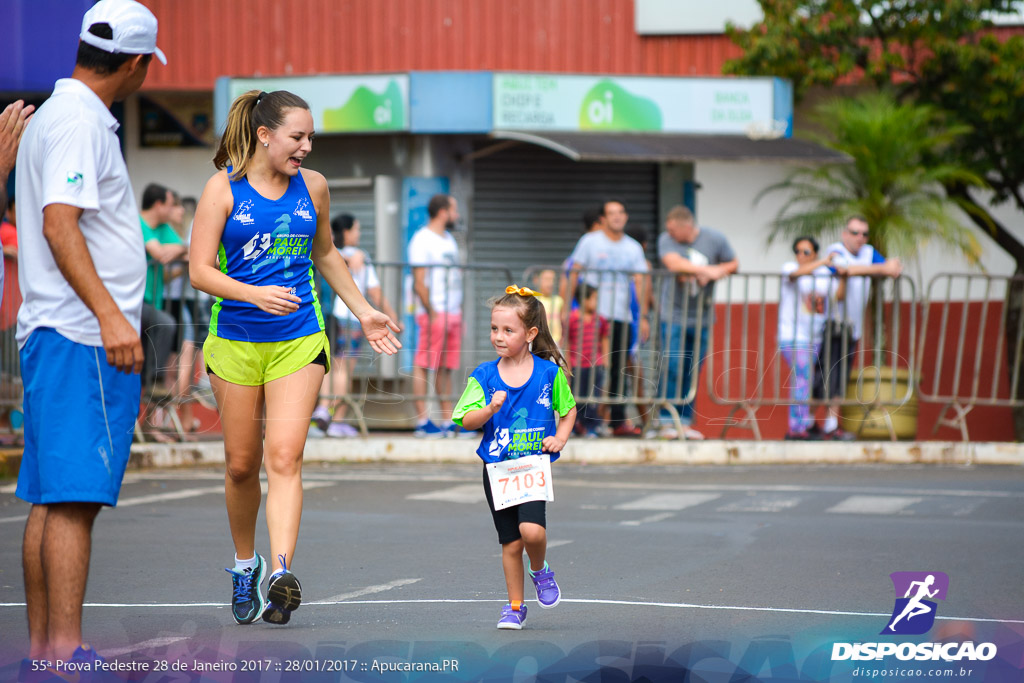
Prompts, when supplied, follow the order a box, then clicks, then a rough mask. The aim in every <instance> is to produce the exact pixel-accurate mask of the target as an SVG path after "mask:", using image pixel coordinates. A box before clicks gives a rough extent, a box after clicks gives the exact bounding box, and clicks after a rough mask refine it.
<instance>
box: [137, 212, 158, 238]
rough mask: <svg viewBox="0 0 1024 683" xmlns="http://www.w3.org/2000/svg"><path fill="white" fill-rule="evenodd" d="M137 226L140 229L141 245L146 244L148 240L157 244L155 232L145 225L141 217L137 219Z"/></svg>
mask: <svg viewBox="0 0 1024 683" xmlns="http://www.w3.org/2000/svg"><path fill="white" fill-rule="evenodd" d="M139 226H140V227H141V228H142V243H143V244H145V243H146V242H148V241H150V240H156V241H158V242H159V241H160V238H159V237H157V235H156V231H155V230H153V228H151V227H149V226H148V225H146V221H144V220H142V217H141V216H140V217H139Z"/></svg>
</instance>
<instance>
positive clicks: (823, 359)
mask: <svg viewBox="0 0 1024 683" xmlns="http://www.w3.org/2000/svg"><path fill="white" fill-rule="evenodd" d="M868 237H869V229H868V222H867V220H865V219H864V218H862V217H861V216H852V217H850V218H849V219H847V221H846V227H845V228H844V229H843V232H842V234H841V235H840V240H839V241H838V242H836V243H834V244H832V245H830V246H829V247H828V248H826V249H825V255H826V256H827V255H829V254H832V265H831V268H832V271H833V272H834V273H836V274H838V275H840V276H842V277H846V278H847V282H846V297H845V300H844V304H843V305H839V306H835V307H833V308H832V312H831V316H830V322H829V323H828V325H826V330H825V338H824V339H823V341H822V343H821V347H820V348H819V349H818V363H819V365H820V366H821V367H820V372H816V373H815V375H814V392H813V393H814V398H821V399H826V400H827V399H833V400H834V402H833V403H832V405H830V406H829V412H828V416H827V417H826V418H825V427H824V434H823V436H824V438H826V439H832V440H838V441H850V440H852V439H853V438H854V436H853V435H852V434H849V433H847V432H845V431H843V430H842V429H840V428H839V404H838V401H840V400H842V398H843V397H844V396H846V383H847V382H848V381H849V379H850V377H851V374H850V373H851V371H852V368H853V358H854V355H855V354H856V350H857V342H859V341H860V338H861V335H862V334H863V333H864V309H865V307H866V306H867V304H868V297H869V296H870V295H871V277H872V276H884V277H892V278H896V277H899V276H900V273H902V272H903V265H902V264H901V263H900V260H899V259H896V258H891V259H887V258H885V256H883V255H882V254H880V253H878V250H876V249H875V248H874V247H872V246H871V245H870V244H868Z"/></svg>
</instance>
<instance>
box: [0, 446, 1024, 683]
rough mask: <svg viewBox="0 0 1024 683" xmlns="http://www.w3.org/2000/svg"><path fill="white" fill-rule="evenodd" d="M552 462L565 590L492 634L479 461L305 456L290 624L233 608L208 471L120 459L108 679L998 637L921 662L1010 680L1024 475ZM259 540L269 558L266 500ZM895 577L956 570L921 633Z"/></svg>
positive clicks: (382, 670) (509, 669)
mask: <svg viewBox="0 0 1024 683" xmlns="http://www.w3.org/2000/svg"><path fill="white" fill-rule="evenodd" d="M554 477H555V502H554V503H552V504H550V506H549V508H548V532H549V544H550V548H549V553H548V557H549V561H550V564H551V566H552V568H553V569H554V570H555V572H556V576H557V579H558V582H559V585H560V586H561V588H562V595H563V600H562V604H560V605H559V606H558V607H557V608H556V609H553V610H542V609H540V608H539V606H538V605H537V604H536V602H535V601H534V600H533V599H532V587H529V588H528V589H527V598H528V606H529V615H528V618H527V622H526V627H525V628H524V630H523V631H521V632H509V631H498V630H496V629H495V623H496V621H497V618H498V616H499V612H500V608H501V605H502V604H504V602H505V601H506V598H505V595H504V581H503V577H502V573H501V564H500V558H499V552H500V547H499V546H498V544H497V540H496V536H495V533H494V529H493V526H492V524H491V520H490V516H489V514H488V512H487V510H486V507H485V505H486V504H485V503H484V502H483V491H482V486H481V483H480V468H479V467H477V466H465V465H427V464H424V465H380V464H376V465H330V466H321V465H319V464H316V465H310V466H308V467H307V468H306V471H305V485H306V491H305V508H304V516H303V524H302V534H301V537H300V541H299V548H298V551H297V557H296V558H295V560H294V562H293V563H292V569H293V570H294V571H295V573H296V575H297V576H298V577H299V579H300V580H301V581H302V585H303V591H304V604H303V606H302V607H301V608H300V609H299V610H298V611H297V612H295V614H294V615H293V617H292V621H291V624H289V625H288V626H286V627H274V626H270V625H267V624H263V623H262V622H258V623H256V624H253V625H251V626H246V627H241V626H237V625H235V624H234V622H233V621H232V619H231V615H230V612H229V610H228V608H227V603H228V601H229V599H230V592H231V585H230V578H229V577H228V575H227V574H226V573H225V572H224V571H223V568H224V567H226V566H229V565H230V564H231V562H232V548H231V544H230V538H229V536H228V531H227V523H226V515H225V512H224V506H223V495H222V489H223V486H222V474H221V473H219V472H217V471H215V470H209V469H202V470H199V469H197V470H185V471H182V470H175V471H163V472H162V471H147V472H143V473H137V474H130V475H128V477H127V478H126V482H125V485H124V488H123V490H122V493H121V504H120V505H119V507H118V508H117V509H116V510H109V511H105V512H104V513H103V514H101V516H100V518H99V519H98V521H97V524H96V530H95V535H94V546H93V557H92V566H91V572H90V579H89V587H88V592H87V595H86V601H87V607H86V610H85V620H84V626H85V632H86V638H87V640H89V641H90V642H91V644H92V645H93V646H94V647H96V648H97V649H98V650H99V651H100V653H101V654H104V655H105V656H106V657H107V658H108V660H111V661H116V662H119V663H122V664H123V665H124V666H135V667H141V666H143V665H148V666H149V669H150V670H149V671H141V672H138V671H137V672H135V673H132V674H130V675H129V674H122V677H124V678H131V680H146V681H174V680H181V681H187V680H218V681H220V680H225V681H227V680H239V681H242V680H245V681H253V680H260V681H278V680H303V681H305V680H323V681H334V680H363V681H414V680H496V681H497V680H533V679H535V678H537V679H540V680H558V681H572V680H584V679H586V680H680V681H682V680H684V679H685V680H691V681H704V680H706V681H712V680H716V681H717V680H722V681H733V680H773V681H782V680H821V681H826V680H827V681H842V680H859V679H860V678H863V677H864V676H865V674H864V673H857V672H856V671H855V670H856V669H857V668H858V667H860V666H864V665H866V666H871V667H879V668H882V667H883V665H884V666H885V667H889V668H895V665H897V664H899V665H904V666H905V665H906V662H900V661H896V660H895V658H890V660H891V661H890V660H884V661H881V662H878V661H873V662H866V663H865V662H853V661H835V662H833V661H831V658H830V653H831V651H832V648H833V646H834V644H835V643H836V642H851V643H852V642H875V641H892V642H903V641H911V642H923V641H939V640H943V639H947V638H951V639H953V640H957V639H959V640H972V641H974V642H983V641H985V642H993V643H995V644H996V645H997V646H998V648H999V654H998V656H997V657H996V658H995V659H994V660H992V661H989V662H981V663H976V664H968V663H964V662H956V663H954V664H952V665H946V666H949V667H950V670H952V669H956V668H957V667H959V666H961V665H963V668H964V669H966V668H968V667H972V666H976V667H977V668H976V669H975V673H973V674H967V675H966V676H964V675H962V673H963V672H962V671H956V672H955V674H956V675H953V676H952V677H948V678H942V677H938V678H936V677H930V678H928V680H931V681H935V680H958V681H972V682H974V681H976V682H978V683H981V682H982V681H984V682H985V683H988V681H1001V680H1004V677H1005V680H1024V673H1022V672H1024V591H1022V590H1021V570H1020V568H1021V566H1024V543H1022V541H1024V525H1022V521H1021V519H1022V513H1024V470H1021V469H1017V468H1010V467H974V468H964V467H935V466H855V467H839V466H822V467H796V466H779V467H666V466H628V467H627V466H622V467H611V466H608V467H605V466H602V467H596V466H584V465H560V464H559V463H556V464H555V465H554ZM13 488H14V487H13V485H6V486H0V548H2V552H3V555H2V557H3V558H4V559H5V561H4V562H3V563H0V617H2V619H0V642H2V643H3V644H2V645H0V680H13V678H14V677H15V670H16V667H17V664H18V663H19V661H20V658H21V657H22V656H23V655H24V652H25V651H26V647H27V633H26V625H25V616H24V607H23V602H24V592H23V585H22V577H21V569H20V542H21V533H22V529H23V519H24V515H25V514H26V512H27V506H25V504H23V503H22V502H20V501H18V500H17V499H16V498H15V497H14V495H13ZM257 539H258V541H257V545H258V550H259V551H260V552H261V553H262V554H264V555H265V556H267V555H268V554H269V548H268V547H267V545H268V544H267V541H266V529H265V526H263V523H262V517H261V526H260V527H259V532H258V534H257ZM897 571H921V572H944V573H945V574H946V575H948V577H949V590H948V594H947V595H946V599H945V600H937V601H936V602H937V603H938V606H937V611H936V613H937V615H938V619H937V620H936V622H935V625H934V627H933V628H932V629H931V630H930V631H929V632H928V633H927V634H925V635H919V636H912V637H911V636H902V637H900V636H896V637H887V636H880V635H879V633H880V632H881V631H882V629H883V628H884V627H885V626H886V624H887V623H888V621H889V619H890V613H891V612H892V610H893V604H894V598H895V597H898V596H896V595H895V593H894V587H893V584H892V582H891V581H890V578H889V575H890V574H891V573H892V572H897ZM445 661H447V662H448V664H447V666H448V667H449V669H448V670H447V671H445V670H441V671H429V670H425V669H429V668H431V667H434V668H438V667H441V666H442V665H443V664H444V662H445ZM911 664H915V663H914V662H911ZM932 665H934V663H933V662H927V663H926V666H932ZM164 666H166V667H167V669H168V670H167V671H154V670H153V668H154V667H160V668H162V667H164ZM452 666H458V670H457V671H453V670H452V669H451V667H452ZM915 666H918V667H920V666H921V665H920V663H916V664H915ZM936 666H938V665H936ZM209 667H220V668H227V669H232V668H234V670H233V671H209V670H203V669H208V668H209ZM389 667H390V668H392V669H393V668H399V669H401V668H404V669H405V670H404V671H403V670H398V671H394V670H390V671H389V670H388V668H389ZM416 667H418V668H419V669H420V670H419V671H417V670H415V668H416ZM985 667H988V668H985ZM175 669H177V670H175ZM243 669H248V670H243ZM909 671H910V674H909V676H908V675H903V676H902V677H901V676H900V675H896V676H895V677H884V676H882V677H875V680H887V681H896V680H918V678H917V677H916V675H915V670H914V669H910V670H909ZM904 673H906V672H904ZM916 673H920V671H919V670H918V671H917V672H916ZM588 676H589V677H588ZM1012 676H1017V678H1011V677H1012Z"/></svg>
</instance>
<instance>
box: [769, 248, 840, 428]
mask: <svg viewBox="0 0 1024 683" xmlns="http://www.w3.org/2000/svg"><path fill="white" fill-rule="evenodd" d="M793 254H794V255H795V256H796V260H795V261H789V262H787V263H785V264H783V266H782V275H783V278H782V290H781V292H780V296H779V333H778V342H779V351H780V352H781V353H782V356H783V357H784V358H785V359H786V362H787V363H789V365H790V367H792V368H793V372H792V375H791V377H790V383H789V387H790V397H791V398H792V400H793V403H792V404H791V405H790V407H789V431H788V432H787V433H786V439H789V440H806V439H807V438H808V430H809V429H810V428H811V427H812V426H813V425H814V418H813V417H812V415H811V410H810V406H809V405H808V403H807V400H808V399H809V398H810V396H811V381H812V379H813V377H814V366H815V364H816V363H817V352H816V349H817V348H818V345H819V344H820V343H821V338H822V335H823V333H824V328H825V320H827V317H828V310H827V307H828V306H829V304H830V300H832V301H834V300H838V299H842V298H843V295H844V294H845V287H844V286H843V285H844V280H843V279H839V282H838V283H834V281H833V277H832V271H831V270H830V269H829V268H828V266H829V265H830V263H831V261H832V256H833V255H832V254H831V253H830V254H828V255H827V256H826V257H824V258H818V243H817V241H815V240H814V238H813V237H798V238H797V239H796V240H795V241H794V242H793Z"/></svg>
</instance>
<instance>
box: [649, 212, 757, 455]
mask: <svg viewBox="0 0 1024 683" xmlns="http://www.w3.org/2000/svg"><path fill="white" fill-rule="evenodd" d="M658 254H659V256H660V258H661V263H662V265H664V266H665V268H667V269H668V270H670V271H672V272H673V273H678V275H677V276H676V277H675V278H667V279H666V280H665V283H664V285H663V286H662V291H661V320H662V328H661V335H662V339H663V340H664V345H665V356H666V360H667V362H668V369H667V370H668V372H667V373H666V374H665V375H664V376H665V378H666V382H667V385H666V386H665V388H664V389H665V391H664V392H662V395H664V396H665V397H666V398H669V399H683V398H685V397H686V395H687V394H688V393H689V390H690V386H691V382H693V381H694V380H696V379H697V378H698V377H699V376H700V368H701V365H702V364H703V362H704V358H705V356H706V355H707V348H708V330H709V329H711V325H712V323H713V322H714V302H715V291H714V283H715V282H716V281H717V280H721V279H722V278H724V277H726V276H728V275H731V274H732V273H735V272H736V270H737V269H738V268H739V265H740V262H739V261H738V260H737V258H736V252H734V251H733V249H732V246H731V245H730V244H729V240H728V239H726V237H725V235H723V234H722V233H720V232H718V231H717V230H712V229H711V228H705V227H699V226H698V225H697V223H696V221H695V220H694V217H693V213H691V212H690V210H689V209H687V208H686V207H685V206H676V207H673V208H672V209H671V210H670V211H669V212H668V216H667V217H666V219H665V232H663V233H662V234H661V236H660V237H659V238H658ZM674 405H675V408H676V410H677V411H678V412H679V421H680V422H681V423H682V425H683V434H678V433H677V432H676V429H675V428H674V427H673V426H672V425H671V424H670V423H669V422H667V420H668V419H669V412H668V411H667V410H665V409H662V411H661V419H662V425H661V429H660V430H659V433H658V435H659V436H660V437H661V438H664V439H677V438H686V439H703V438H704V435H703V434H701V433H700V432H698V431H697V430H696V429H693V428H692V427H691V426H690V425H691V424H692V423H693V405H694V402H692V401H691V402H690V403H682V402H679V403H675V404H674Z"/></svg>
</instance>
